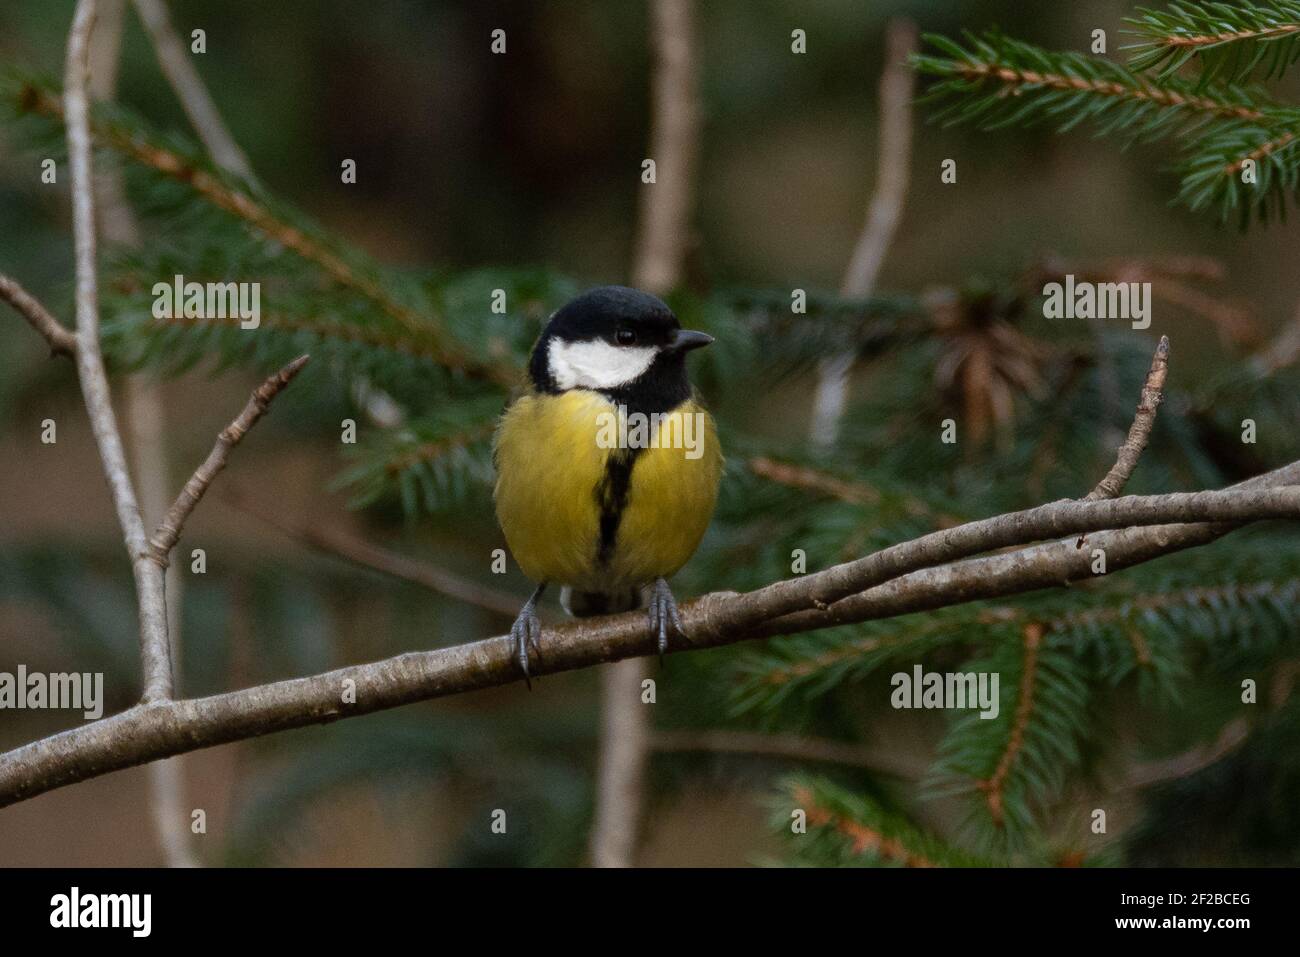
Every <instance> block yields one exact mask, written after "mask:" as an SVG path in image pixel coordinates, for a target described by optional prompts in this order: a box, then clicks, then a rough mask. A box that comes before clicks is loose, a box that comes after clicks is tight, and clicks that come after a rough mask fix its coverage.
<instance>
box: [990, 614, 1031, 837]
mask: <svg viewBox="0 0 1300 957" xmlns="http://www.w3.org/2000/svg"><path fill="white" fill-rule="evenodd" d="M1043 630H1044V629H1043V626H1042V624H1041V623H1040V622H1036V621H1031V622H1029V624H1027V625H1025V627H1024V629H1023V630H1022V632H1021V634H1022V636H1023V639H1024V665H1023V668H1022V670H1021V672H1020V693H1019V695H1018V697H1017V700H1016V713H1015V715H1014V716H1013V717H1012V719H1011V733H1010V734H1009V735H1008V737H1007V745H1006V748H1005V749H1004V750H1003V752H1002V756H1001V757H1000V758H998V763H997V766H996V767H995V768H994V769H993V773H992V774H991V775H990V776H989V777H988V778H987V779H985V780H983V781H979V782H977V786H978V787H979V789H980V790H981V791H983V792H984V799H985V800H986V801H987V802H988V806H989V815H990V816H991V817H992V818H993V823H994V824H997V825H999V826H1000V825H1001V824H1002V797H1003V794H1002V788H1003V786H1004V785H1005V784H1006V780H1007V775H1008V774H1010V773H1011V767H1012V765H1013V764H1015V761H1016V758H1017V757H1019V755H1020V749H1021V748H1022V747H1023V746H1024V743H1025V728H1026V727H1027V726H1028V725H1029V717H1030V715H1031V714H1033V711H1034V681H1035V679H1036V678H1037V676H1038V649H1039V647H1040V646H1041V645H1042V641H1043Z"/></svg>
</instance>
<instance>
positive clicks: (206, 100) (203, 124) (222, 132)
mask: <svg viewBox="0 0 1300 957" xmlns="http://www.w3.org/2000/svg"><path fill="white" fill-rule="evenodd" d="M134 2H135V9H136V12H137V13H138V14H140V21H141V22H142V23H143V24H144V27H145V29H146V30H147V31H148V32H149V37H150V39H152V40H153V49H154V53H155V54H156V55H157V57H158V66H159V67H161V68H162V71H163V75H164V76H166V77H167V81H168V82H169V83H170V84H171V87H172V89H173V90H175V91H176V98H177V99H178V100H180V101H181V106H182V107H183V108H184V110H185V115H186V116H188V117H189V120H190V125H191V126H193V127H194V131H195V132H196V133H198V134H199V139H201V140H202V141H203V145H204V146H205V147H207V150H208V152H209V153H211V154H212V159H213V160H214V161H215V162H216V164H217V165H218V166H220V167H221V168H222V169H226V170H229V171H230V172H232V173H234V174H235V175H236V176H240V177H242V178H243V179H250V178H251V177H252V175H253V171H252V169H251V168H250V167H249V165H248V157H246V156H245V155H244V151H243V150H241V149H240V148H239V144H238V143H236V142H235V139H234V137H232V136H231V135H230V131H229V130H228V129H226V124H225V122H224V121H223V120H222V118H221V114H220V113H219V112H218V111H217V107H216V105H215V104H214V103H213V102H212V97H211V96H209V95H208V90H207V87H205V86H204V85H203V80H202V78H201V77H200V76H199V73H198V70H196V69H195V68H194V62H193V60H192V59H191V57H190V54H189V53H188V51H186V49H185V44H184V43H182V42H181V39H180V37H179V36H178V35H177V34H176V29H175V28H174V27H173V26H172V22H171V16H170V15H169V14H168V12H167V4H166V3H164V2H163V0H134Z"/></svg>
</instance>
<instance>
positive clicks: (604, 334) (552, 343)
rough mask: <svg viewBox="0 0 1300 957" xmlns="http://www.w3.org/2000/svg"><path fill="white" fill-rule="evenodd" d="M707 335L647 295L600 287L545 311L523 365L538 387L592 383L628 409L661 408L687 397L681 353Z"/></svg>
mask: <svg viewBox="0 0 1300 957" xmlns="http://www.w3.org/2000/svg"><path fill="white" fill-rule="evenodd" d="M712 341H713V337H712V336H708V335H705V334H704V333H702V332H692V331H691V330H687V329H682V327H681V325H680V324H679V323H678V321H677V317H676V316H674V315H673V312H672V310H671V309H669V308H668V306H666V305H665V304H664V303H663V302H662V301H660V300H659V299H656V298H655V297H654V296H651V295H648V294H647V293H644V292H639V291H638V290H636V289H629V288H627V287H626V286H601V287H599V288H597V289H592V290H591V291H589V292H585V293H583V294H582V295H581V296H579V297H578V298H576V299H574V300H573V301H572V302H570V303H569V304H568V305H566V306H564V307H563V308H562V309H560V310H559V311H557V312H556V313H555V315H553V316H551V321H550V322H548V323H547V324H546V328H545V329H544V330H543V331H542V335H541V338H539V339H538V340H537V345H536V346H534V347H533V356H532V361H531V362H530V363H529V367H528V368H529V374H530V375H531V377H532V380H533V385H534V387H535V388H537V390H538V391H540V392H550V393H558V392H565V391H568V390H569V389H591V390H594V391H597V392H601V393H603V394H605V395H607V396H609V397H610V399H611V400H613V401H615V402H618V403H620V404H623V405H626V406H627V407H628V409H629V411H638V412H663V411H667V410H668V409H672V408H675V407H676V406H678V405H680V404H681V403H682V402H683V401H685V400H686V399H688V398H690V395H691V384H690V382H689V381H688V380H687V378H686V353H687V352H689V351H690V350H691V349H695V348H698V347H700V346H706V345H708V344H709V343H710V342H712Z"/></svg>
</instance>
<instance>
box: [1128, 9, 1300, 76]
mask: <svg viewBox="0 0 1300 957" xmlns="http://www.w3.org/2000/svg"><path fill="white" fill-rule="evenodd" d="M1126 22H1127V23H1128V24H1129V25H1130V27H1131V29H1130V30H1129V32H1130V33H1132V34H1135V35H1137V36H1138V37H1140V38H1141V39H1140V40H1139V41H1138V42H1137V43H1133V44H1130V45H1129V46H1128V47H1127V49H1129V50H1132V51H1133V53H1132V54H1131V60H1130V62H1131V64H1132V66H1133V68H1134V69H1135V70H1151V69H1155V68H1157V67H1159V68H1160V69H1159V75H1160V76H1162V77H1165V76H1169V75H1170V74H1172V73H1174V72H1176V71H1177V70H1179V69H1180V68H1181V67H1182V66H1183V65H1184V64H1186V63H1188V62H1189V61H1190V60H1192V59H1193V58H1195V59H1196V60H1198V61H1199V65H1200V67H1201V70H1202V76H1203V77H1204V78H1206V79H1210V78H1212V77H1219V78H1222V79H1224V80H1226V81H1229V82H1231V81H1233V80H1239V79H1241V78H1243V77H1245V76H1248V75H1249V74H1250V73H1251V72H1253V71H1254V70H1255V69H1257V68H1258V67H1259V66H1260V65H1261V64H1262V65H1264V67H1265V75H1266V76H1281V75H1282V74H1283V73H1284V72H1285V71H1286V69H1287V67H1288V66H1290V65H1291V64H1292V63H1294V62H1295V60H1296V59H1297V57H1300V43H1297V41H1298V40H1300V3H1294V2H1292V0H1267V2H1265V3H1252V2H1249V0H1247V2H1238V3H1213V2H1200V3H1195V2H1183V3H1173V4H1170V5H1169V7H1168V8H1167V9H1165V10H1141V11H1139V15H1138V16H1136V17H1130V18H1128V19H1127V21H1126Z"/></svg>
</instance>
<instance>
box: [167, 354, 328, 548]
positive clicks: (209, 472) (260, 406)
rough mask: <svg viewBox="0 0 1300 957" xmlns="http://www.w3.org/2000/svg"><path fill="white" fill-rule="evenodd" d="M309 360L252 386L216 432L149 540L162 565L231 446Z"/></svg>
mask: <svg viewBox="0 0 1300 957" xmlns="http://www.w3.org/2000/svg"><path fill="white" fill-rule="evenodd" d="M309 360H310V356H299V357H298V358H296V359H294V360H293V361H292V362H290V363H289V364H288V365H287V366H285V367H284V368H283V369H281V370H280V371H279V372H277V373H275V374H274V375H272V376H270V377H269V378H268V379H267V380H266V381H265V382H263V383H262V384H261V385H259V386H258V387H257V388H256V389H254V390H253V394H252V395H251V396H250V397H249V399H248V404H247V405H245V406H244V409H243V411H242V412H240V413H239V415H238V416H236V417H235V420H234V421H233V422H231V423H230V424H229V425H228V426H226V427H225V428H224V429H222V430H221V434H220V435H218V436H217V443H216V445H214V446H213V447H212V451H211V452H209V453H208V457H207V458H206V459H205V460H204V461H203V464H202V465H200V466H199V467H198V468H197V469H195V470H194V474H193V475H191V476H190V478H189V481H188V482H186V483H185V487H184V488H183V489H181V492H180V494H179V495H178V496H176V501H175V502H173V503H172V507H171V508H169V509H168V510H167V515H166V516H165V517H164V518H163V520H162V521H161V522H159V523H158V528H157V529H156V530H155V531H154V534H153V538H152V539H150V541H149V557H150V558H151V559H152V560H153V561H154V562H156V563H157V564H158V565H159V566H161V567H164V568H165V567H166V566H167V557H168V556H169V555H170V554H171V551H172V549H173V548H175V547H176V542H177V540H178V539H179V538H180V537H181V529H183V528H184V527H185V521H186V519H188V518H189V517H190V513H191V512H193V511H194V507H195V506H196V505H198V504H199V500H200V499H202V498H203V495H204V493H205V492H207V490H208V486H209V485H211V484H212V480H213V479H214V478H216V477H217V473H218V472H220V471H221V470H222V469H223V468H225V467H226V460H227V459H228V458H229V457H230V450H231V449H233V448H234V447H235V446H236V445H238V444H239V443H240V442H241V441H243V438H244V436H245V435H247V434H248V430H249V429H251V428H252V427H253V426H254V425H256V424H257V420H258V419H260V418H261V417H262V416H263V415H265V414H266V410H267V408H268V407H269V406H270V404H271V402H272V401H273V400H274V399H275V397H276V396H277V395H279V394H280V392H281V390H283V389H284V387H285V386H287V385H288V384H289V383H290V382H292V381H293V379H294V376H296V375H297V374H298V373H299V372H301V371H302V367H303V366H305V365H306V364H307V362H308V361H309Z"/></svg>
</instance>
